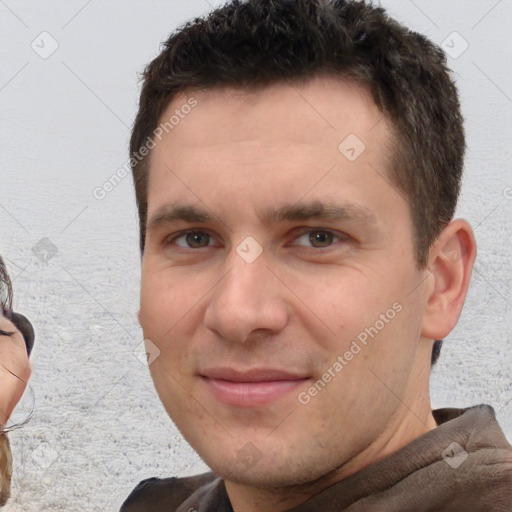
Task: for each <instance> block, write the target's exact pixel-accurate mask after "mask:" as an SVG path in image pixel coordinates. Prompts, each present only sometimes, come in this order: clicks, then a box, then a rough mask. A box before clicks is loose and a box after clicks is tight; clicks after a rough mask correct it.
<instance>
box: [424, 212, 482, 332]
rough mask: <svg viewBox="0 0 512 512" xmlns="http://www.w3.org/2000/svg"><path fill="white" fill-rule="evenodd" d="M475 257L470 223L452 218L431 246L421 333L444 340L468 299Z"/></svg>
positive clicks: (473, 238) (474, 243) (474, 244)
mask: <svg viewBox="0 0 512 512" xmlns="http://www.w3.org/2000/svg"><path fill="white" fill-rule="evenodd" d="M475 258H476V241H475V237H474V235H473V230H472V229H471V226H470V225H469V223H468V222H467V221H466V220H464V219H456V220H453V221H451V222H450V223H449V224H448V225H447V226H446V227H445V228H444V229H443V231H442V232H441V234H440V235H439V237H438V238H437V240H436V241H435V242H434V244H433V246H432V247H431V248H430V252H429V263H428V271H429V272H430V276H429V278H428V280H427V286H426V287H425V292H426V294H427V295H426V297H425V300H426V306H425V311H424V315H423V324H422V331H421V334H422V336H424V337H426V338H430V339H432V340H442V339H443V338H445V337H446V336H447V335H448V334H449V333H450V332H451V331H452V329H453V328H454V327H455V325H456V324H457V321H458V320H459V317H460V313H461V311H462V306H463V305H464V301H465V300H466V294H467V291H468V288H469V282H470V279H471V273H472V271H473V264H474V262H475Z"/></svg>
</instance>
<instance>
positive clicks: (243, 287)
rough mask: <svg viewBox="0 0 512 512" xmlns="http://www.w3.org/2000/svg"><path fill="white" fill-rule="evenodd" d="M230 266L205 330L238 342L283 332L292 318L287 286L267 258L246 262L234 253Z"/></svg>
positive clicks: (208, 311)
mask: <svg viewBox="0 0 512 512" xmlns="http://www.w3.org/2000/svg"><path fill="white" fill-rule="evenodd" d="M228 265H229V272H227V274H226V275H225V276H224V278H223V279H222V280H221V281H220V282H219V283H218V284H217V286H216V287H215V288H214V291H213V294H212V297H211V299H210V302H209V303H208V306H207V308H206V310H205V317H204V323H205V327H206V328H207V329H209V330H211V331H213V332H215V334H216V335H217V336H219V337H220V338H222V339H224V340H228V341H231V342H239V343H243V342H245V341H246V340H248V339H249V337H250V336H251V334H252V333H254V332H256V331H262V332H263V331H265V332H266V334H275V333H277V332H279V331H281V330H282V329H283V328H284V327H285V326H286V324H287V322H288V316H289V315H288V304H287V302H286V299H285V294H284V292H285V290H284V288H285V286H284V285H283V283H282V282H281V281H280V280H279V279H278V278H277V277H276V276H275V275H274V273H273V272H272V271H271V270H270V269H269V268H268V266H267V262H266V260H265V258H264V255H263V254H262V255H261V256H260V257H259V258H258V259H257V260H256V261H254V262H252V263H247V262H246V261H244V260H243V259H242V258H241V257H240V256H239V255H238V254H236V253H234V254H233V255H232V257H231V258H230V261H229V263H228ZM260 334H261V332H260Z"/></svg>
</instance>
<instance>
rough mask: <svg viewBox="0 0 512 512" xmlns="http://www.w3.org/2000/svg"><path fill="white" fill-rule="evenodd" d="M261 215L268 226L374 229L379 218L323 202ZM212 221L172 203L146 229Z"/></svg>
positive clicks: (195, 208)
mask: <svg viewBox="0 0 512 512" xmlns="http://www.w3.org/2000/svg"><path fill="white" fill-rule="evenodd" d="M258 216H259V218H260V219H261V220H262V222H263V223H264V224H265V225H272V224H276V223H279V222H284V221H299V220H302V221H306V220H331V221H332V220H343V221H348V222H356V223H363V224H368V225H369V226H373V227H376V226H377V225H378V222H377V217H376V216H375V214H374V213H373V212H372V211H371V210H369V209H368V208H366V207H364V206H361V205H358V204H355V203H352V202H347V203H344V204H342V205H340V204H336V203H332V202H321V201H312V202H309V203H304V202H301V203H295V204H285V205H282V206H280V207H278V208H269V209H267V210H265V211H264V212H261V213H260V215H258ZM212 220H214V216H212V215H211V214H210V213H209V212H208V211H207V210H205V209H203V208H201V207H198V206H194V205H191V204H169V205H164V206H162V207H161V208H159V209H158V210H157V211H156V212H155V213H154V214H153V215H152V216H151V218H150V219H149V221H148V224H147V230H148V231H153V230H155V229H157V228H158V227H160V226H162V225H166V224H172V223H173V222H177V221H183V222H189V223H206V222H210V221H212ZM217 220H218V219H217Z"/></svg>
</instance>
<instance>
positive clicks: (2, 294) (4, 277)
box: [0, 256, 12, 312]
mask: <svg viewBox="0 0 512 512" xmlns="http://www.w3.org/2000/svg"><path fill="white" fill-rule="evenodd" d="M0 307H1V308H2V312H8V311H10V310H11V307H12V285H11V280H10V278H9V274H8V273H7V269H6V268H5V264H4V260H3V259H2V257H1V256H0Z"/></svg>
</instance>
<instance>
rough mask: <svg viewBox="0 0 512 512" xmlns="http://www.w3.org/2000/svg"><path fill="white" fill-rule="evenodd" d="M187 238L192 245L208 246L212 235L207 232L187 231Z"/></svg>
mask: <svg viewBox="0 0 512 512" xmlns="http://www.w3.org/2000/svg"><path fill="white" fill-rule="evenodd" d="M185 239H186V241H187V244H189V246H190V247H194V248H196V247H206V246H207V245H208V242H209V241H210V235H208V234H206V233H187V235H186V238H185Z"/></svg>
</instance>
